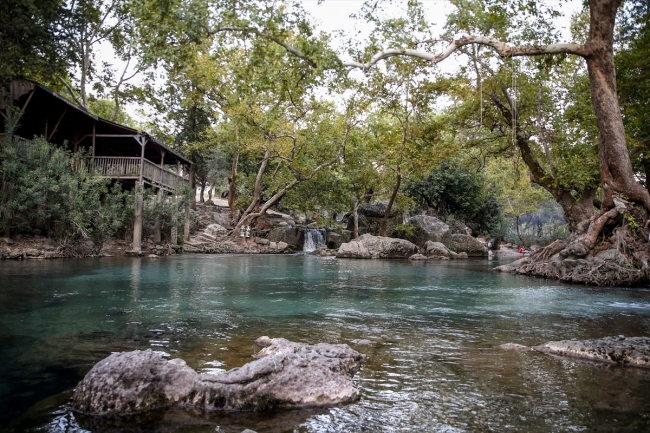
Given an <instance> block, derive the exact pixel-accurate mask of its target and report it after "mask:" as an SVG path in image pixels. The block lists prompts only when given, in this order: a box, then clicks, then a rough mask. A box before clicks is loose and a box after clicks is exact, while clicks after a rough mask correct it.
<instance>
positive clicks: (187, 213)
mask: <svg viewBox="0 0 650 433" xmlns="http://www.w3.org/2000/svg"><path fill="white" fill-rule="evenodd" d="M189 240H190V204H189V203H185V226H184V227H183V242H184V243H185V242H187V241H189Z"/></svg>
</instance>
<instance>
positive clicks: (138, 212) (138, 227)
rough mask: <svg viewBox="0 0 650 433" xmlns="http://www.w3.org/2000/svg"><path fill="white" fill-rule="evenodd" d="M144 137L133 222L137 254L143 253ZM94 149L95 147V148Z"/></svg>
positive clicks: (141, 143) (134, 246)
mask: <svg viewBox="0 0 650 433" xmlns="http://www.w3.org/2000/svg"><path fill="white" fill-rule="evenodd" d="M94 136H95V128H94V127H93V138H94ZM145 144H146V142H145V138H144V136H142V137H140V146H141V147H142V149H141V151H140V176H139V179H138V183H137V184H136V186H135V218H134V221H133V250H134V251H137V252H141V251H142V200H143V197H142V192H143V191H142V190H143V188H144V183H143V181H142V166H143V164H144V163H143V161H144V146H145ZM93 149H94V146H93ZM93 156H94V151H93Z"/></svg>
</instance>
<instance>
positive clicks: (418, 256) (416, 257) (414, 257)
mask: <svg viewBox="0 0 650 433" xmlns="http://www.w3.org/2000/svg"><path fill="white" fill-rule="evenodd" d="M427 259H428V257H427V256H425V255H424V254H420V253H418V254H413V255H412V256H411V257H409V260H427Z"/></svg>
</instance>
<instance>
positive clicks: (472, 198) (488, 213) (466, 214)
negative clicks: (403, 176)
mask: <svg viewBox="0 0 650 433" xmlns="http://www.w3.org/2000/svg"><path fill="white" fill-rule="evenodd" d="M405 192H406V195H407V196H409V197H411V198H412V199H413V201H414V202H415V203H416V205H417V206H418V208H419V209H422V210H429V209H434V210H435V212H436V214H437V215H438V216H440V217H441V218H443V219H444V220H448V219H450V218H453V219H459V220H462V221H463V222H464V223H465V224H466V225H467V226H468V227H469V228H471V229H472V233H474V234H475V235H479V234H483V235H488V236H490V237H494V238H501V237H502V236H503V235H504V234H505V224H504V220H503V206H502V205H501V203H500V202H499V201H498V200H497V198H496V196H495V195H494V194H492V193H490V192H488V191H486V188H485V186H484V182H483V178H482V177H481V176H480V175H478V174H475V173H473V172H471V171H470V170H468V169H467V168H466V167H463V166H460V165H458V164H456V163H453V162H448V161H447V162H443V163H442V164H441V165H440V167H438V168H437V169H434V170H431V171H430V172H429V173H428V174H427V175H425V176H424V177H423V178H422V180H421V181H418V182H411V183H409V184H408V185H407V186H406V191H405Z"/></svg>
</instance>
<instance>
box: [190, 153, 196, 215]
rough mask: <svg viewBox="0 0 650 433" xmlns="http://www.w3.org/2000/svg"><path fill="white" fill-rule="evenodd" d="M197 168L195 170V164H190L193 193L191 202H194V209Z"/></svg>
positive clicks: (194, 205) (193, 203) (193, 204)
mask: <svg viewBox="0 0 650 433" xmlns="http://www.w3.org/2000/svg"><path fill="white" fill-rule="evenodd" d="M195 185H196V170H194V164H191V165H190V191H192V193H191V194H192V195H191V196H190V203H191V204H192V209H194V210H196V186H195Z"/></svg>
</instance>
